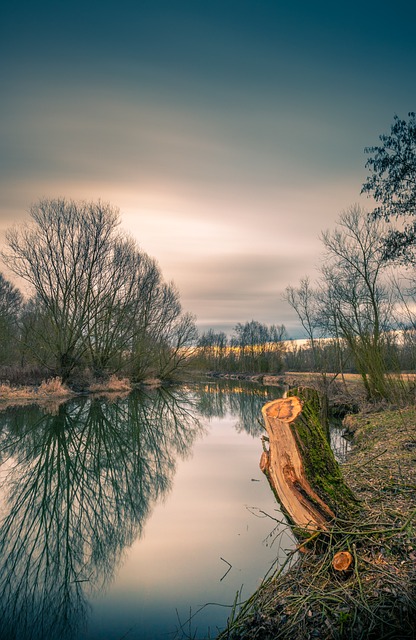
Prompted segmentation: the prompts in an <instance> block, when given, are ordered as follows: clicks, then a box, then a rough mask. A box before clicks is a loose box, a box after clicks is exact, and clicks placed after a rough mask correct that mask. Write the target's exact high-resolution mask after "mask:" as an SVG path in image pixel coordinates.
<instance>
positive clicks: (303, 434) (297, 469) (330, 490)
mask: <svg viewBox="0 0 416 640" xmlns="http://www.w3.org/2000/svg"><path fill="white" fill-rule="evenodd" d="M314 394H317V392H316V391H314V390H309V391H308V393H307V394H305V393H303V394H302V400H301V398H299V397H298V396H291V397H287V398H281V399H279V400H273V401H272V402H269V403H267V404H266V405H265V406H264V407H263V409H262V413H263V419H264V422H265V426H266V430H267V433H268V441H269V445H268V450H265V451H263V454H262V457H261V460H260V468H261V469H262V471H264V472H265V473H266V475H267V477H268V479H269V482H270V485H271V487H272V489H273V491H274V493H275V495H276V497H277V499H278V500H279V502H280V504H281V506H282V509H283V511H284V512H285V514H286V516H287V517H288V519H289V521H290V523H291V524H292V525H293V526H294V531H295V534H299V536H304V535H305V534H306V533H310V532H311V531H327V530H328V529H329V528H330V527H331V523H333V521H334V519H335V518H336V517H343V518H346V519H350V518H351V517H353V514H356V512H357V506H358V502H357V500H356V499H355V498H354V496H353V494H352V492H351V490H350V489H349V487H348V486H347V485H346V484H345V483H344V481H343V478H342V475H341V471H340V469H339V466H338V463H337V462H336V460H335V458H334V455H333V453H332V450H331V447H330V445H329V443H328V440H327V437H326V434H325V430H324V428H323V427H322V425H321V421H320V418H319V415H318V414H317V410H316V407H317V406H319V404H318V403H317V400H316V397H315V395H314Z"/></svg>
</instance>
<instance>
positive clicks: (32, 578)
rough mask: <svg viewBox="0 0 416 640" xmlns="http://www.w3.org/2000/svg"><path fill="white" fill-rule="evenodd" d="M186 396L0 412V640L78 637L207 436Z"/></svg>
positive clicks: (165, 394) (136, 397)
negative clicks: (98, 594)
mask: <svg viewBox="0 0 416 640" xmlns="http://www.w3.org/2000/svg"><path fill="white" fill-rule="evenodd" d="M194 405H195V402H194V400H191V396H190V395H189V394H183V393H180V392H178V391H175V392H174V393H169V392H166V391H157V392H156V391H155V392H152V393H148V394H144V393H133V394H131V395H130V396H129V397H128V398H126V399H123V400H121V399H119V400H117V401H114V402H108V401H106V400H104V399H89V398H83V399H76V400H73V401H71V402H69V403H66V404H63V405H61V406H59V408H57V409H56V410H55V412H53V413H50V412H47V411H46V410H43V409H41V408H39V407H29V408H28V407H19V408H14V409H9V410H7V411H5V412H3V413H0V462H1V463H2V466H1V468H0V478H1V480H2V501H1V516H2V517H1V522H0V554H1V561H0V638H2V639H3V640H6V639H7V640H9V639H10V640H12V639H16V640H17V639H19V640H28V639H31V640H35V639H39V640H40V639H41V638H42V639H43V638H60V639H65V638H75V637H76V635H77V632H78V630H79V629H80V628H81V627H82V626H84V625H85V622H86V618H87V613H88V605H87V599H86V596H87V595H88V594H89V593H90V592H91V590H94V589H98V588H100V587H102V586H103V585H104V584H105V583H106V582H107V581H108V580H110V579H111V577H112V575H113V572H114V569H115V567H116V565H117V562H118V560H119V559H120V557H121V554H122V551H123V549H124V548H126V547H127V546H129V545H131V544H132V542H133V541H134V540H135V539H136V538H137V537H138V536H139V535H140V533H141V531H142V528H143V525H144V523H145V521H146V518H147V517H148V515H149V513H150V511H151V509H152V507H153V505H154V504H155V502H156V501H157V500H158V499H160V498H161V497H162V496H163V495H166V493H167V492H168V491H169V489H170V488H171V485H172V479H173V476H174V473H175V464H176V463H175V461H176V458H177V457H178V456H180V457H184V456H186V455H187V454H188V453H189V452H190V450H191V447H192V444H193V442H194V441H195V439H196V438H197V436H198V435H200V434H201V433H202V427H201V425H200V423H199V421H198V419H197V417H196V415H197V412H196V411H195V406H194Z"/></svg>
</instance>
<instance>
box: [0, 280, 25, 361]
mask: <svg viewBox="0 0 416 640" xmlns="http://www.w3.org/2000/svg"><path fill="white" fill-rule="evenodd" d="M22 306H23V299H22V294H21V293H20V291H19V290H18V289H17V288H16V287H15V286H14V285H13V284H12V283H11V282H9V281H8V280H6V278H5V277H4V276H3V274H1V273H0V363H2V364H12V359H13V357H16V355H15V354H16V350H17V342H18V337H19V332H18V319H19V316H20V313H21V310H22Z"/></svg>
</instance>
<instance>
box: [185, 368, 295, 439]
mask: <svg viewBox="0 0 416 640" xmlns="http://www.w3.org/2000/svg"><path fill="white" fill-rule="evenodd" d="M282 394H283V389H282V388H280V387H276V386H274V387H266V386H257V385H253V384H250V383H246V384H244V383H242V382H240V381H238V382H236V381H233V380H227V381H221V382H210V383H207V384H205V385H203V386H201V387H200V388H199V389H198V390H197V391H196V398H197V406H198V409H199V411H200V412H201V414H202V415H203V416H205V417H207V418H213V417H218V418H223V417H225V416H226V414H227V413H230V414H231V415H232V416H237V422H236V423H235V425H234V426H235V428H236V430H237V431H238V432H243V431H245V432H246V433H248V434H250V435H252V436H253V437H259V436H261V435H262V434H263V433H265V430H264V425H263V421H262V416H261V408H262V406H263V405H264V404H265V403H266V402H269V400H272V399H274V398H278V397H280V396H282Z"/></svg>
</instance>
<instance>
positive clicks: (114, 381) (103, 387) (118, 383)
mask: <svg viewBox="0 0 416 640" xmlns="http://www.w3.org/2000/svg"><path fill="white" fill-rule="evenodd" d="M129 391H131V384H130V380H128V378H118V377H117V376H115V375H112V376H110V377H109V378H108V380H105V381H102V382H95V383H93V384H91V385H90V392H91V393H127V392H129Z"/></svg>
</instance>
